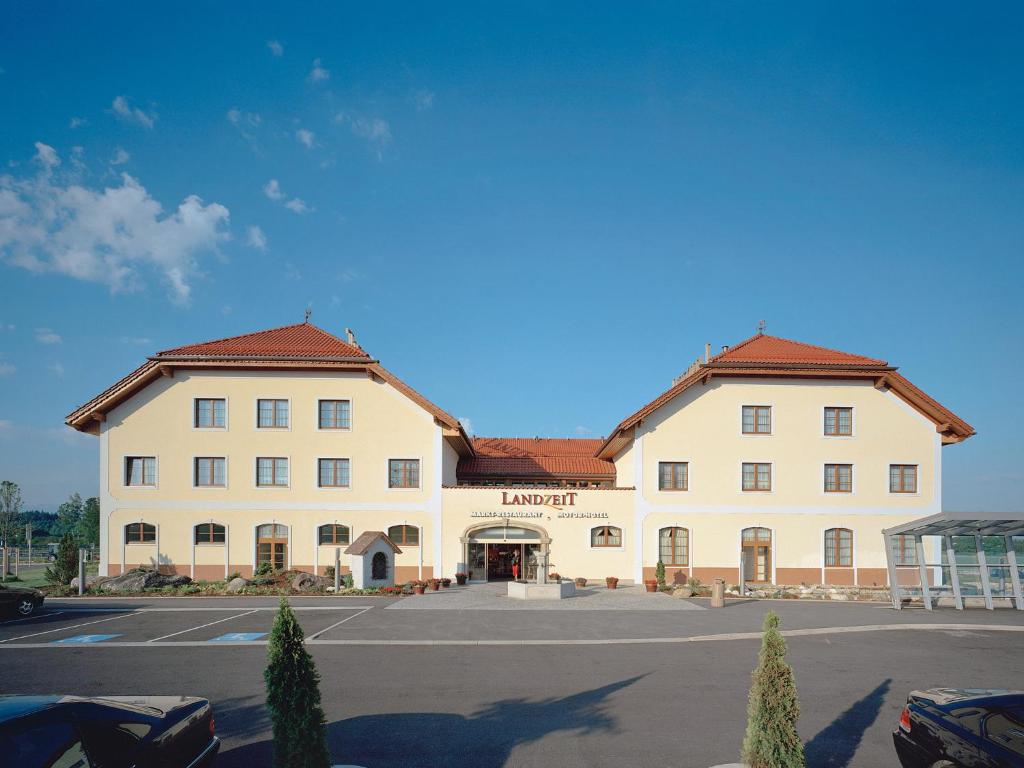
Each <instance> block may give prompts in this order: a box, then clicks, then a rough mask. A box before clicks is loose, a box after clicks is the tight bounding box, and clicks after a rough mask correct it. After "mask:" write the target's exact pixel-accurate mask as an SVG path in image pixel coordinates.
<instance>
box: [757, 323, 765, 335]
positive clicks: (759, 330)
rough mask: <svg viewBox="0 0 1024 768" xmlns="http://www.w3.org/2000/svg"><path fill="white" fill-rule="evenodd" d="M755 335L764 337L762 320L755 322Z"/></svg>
mask: <svg viewBox="0 0 1024 768" xmlns="http://www.w3.org/2000/svg"><path fill="white" fill-rule="evenodd" d="M757 335H758V336H764V320H758V321H757Z"/></svg>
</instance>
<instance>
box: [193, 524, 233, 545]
mask: <svg viewBox="0 0 1024 768" xmlns="http://www.w3.org/2000/svg"><path fill="white" fill-rule="evenodd" d="M226 539H227V528H225V527H224V526H223V525H221V524H220V523H199V525H197V526H196V527H195V543H196V544H223V543H224V541H225V540H226Z"/></svg>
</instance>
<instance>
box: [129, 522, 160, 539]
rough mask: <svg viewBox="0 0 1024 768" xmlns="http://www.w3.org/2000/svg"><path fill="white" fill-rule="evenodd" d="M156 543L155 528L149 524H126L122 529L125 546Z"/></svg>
mask: <svg viewBox="0 0 1024 768" xmlns="http://www.w3.org/2000/svg"><path fill="white" fill-rule="evenodd" d="M155 541H156V526H155V525H150V524H149V523H128V525H126V526H125V527H124V542H125V544H151V543H153V542H155Z"/></svg>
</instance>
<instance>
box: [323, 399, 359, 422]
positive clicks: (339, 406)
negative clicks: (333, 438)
mask: <svg viewBox="0 0 1024 768" xmlns="http://www.w3.org/2000/svg"><path fill="white" fill-rule="evenodd" d="M318 424H319V425H320V429H351V428H352V403H351V402H350V401H348V400H321V401H320V416H319V422H318Z"/></svg>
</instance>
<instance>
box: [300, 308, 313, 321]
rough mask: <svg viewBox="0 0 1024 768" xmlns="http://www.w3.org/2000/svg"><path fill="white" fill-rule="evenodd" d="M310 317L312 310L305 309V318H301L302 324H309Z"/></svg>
mask: <svg viewBox="0 0 1024 768" xmlns="http://www.w3.org/2000/svg"><path fill="white" fill-rule="evenodd" d="M312 315H313V310H312V309H310V308H309V307H306V316H305V317H304V318H302V322H304V323H308V322H309V318H310V317H311V316H312Z"/></svg>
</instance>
